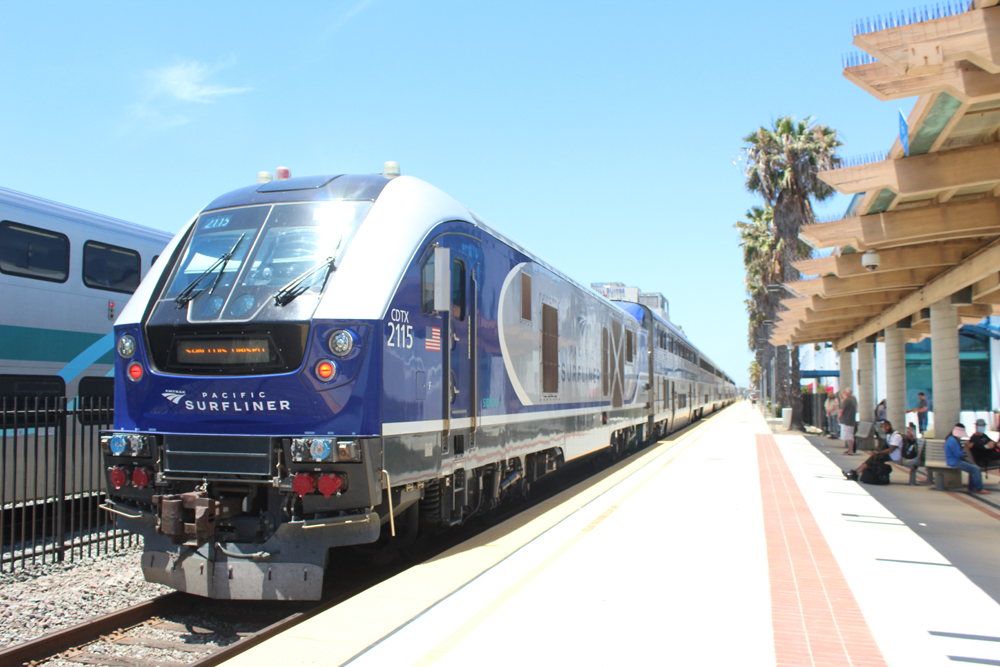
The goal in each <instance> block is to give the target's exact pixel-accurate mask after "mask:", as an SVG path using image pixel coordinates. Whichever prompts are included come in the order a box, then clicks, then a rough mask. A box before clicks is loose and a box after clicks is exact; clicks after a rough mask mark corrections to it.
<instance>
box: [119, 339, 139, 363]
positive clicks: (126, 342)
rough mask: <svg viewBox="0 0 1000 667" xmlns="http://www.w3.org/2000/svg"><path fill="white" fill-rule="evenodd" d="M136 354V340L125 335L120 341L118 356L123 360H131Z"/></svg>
mask: <svg viewBox="0 0 1000 667" xmlns="http://www.w3.org/2000/svg"><path fill="white" fill-rule="evenodd" d="M134 354H135V338H132V336H130V335H128V334H125V335H124V336H122V337H121V338H119V339H118V355H119V356H120V357H121V358H122V359H131V358H132V355H134Z"/></svg>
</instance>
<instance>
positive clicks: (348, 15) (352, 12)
mask: <svg viewBox="0 0 1000 667" xmlns="http://www.w3.org/2000/svg"><path fill="white" fill-rule="evenodd" d="M374 1H375V0H361V2H359V3H357V4H356V5H354V6H353V7H351V8H350V9H348V10H347V11H346V12H344V14H343V15H341V16H340V17H339V18H338V19H337V20H336V21H334V22H333V23H331V24H330V25H329V27H327V29H326V30H325V31H324V33H323V36H324V37H329V36H330V33H333V32H336V31H337V30H340V29H341V28H343V27H344V24H346V23H347V22H348V21H350V20H351V19H353V18H354V17H355V16H357V15H358V14H359V13H360V12H361V10H363V9H364V8H365V7H367V6H368V5H370V4H371V3H373V2H374Z"/></svg>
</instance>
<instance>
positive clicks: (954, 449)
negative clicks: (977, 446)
mask: <svg viewBox="0 0 1000 667" xmlns="http://www.w3.org/2000/svg"><path fill="white" fill-rule="evenodd" d="M967 435H968V434H967V433H966V432H965V425H963V424H955V428H953V429H952V430H951V435H949V436H948V437H947V438H946V439H945V441H944V459H945V461H946V462H947V463H948V465H950V466H951V467H952V468H958V469H959V470H964V471H965V472H967V473H968V474H969V493H982V494H986V493H990V492H989V491H987V490H986V489H984V488H983V474H982V473H981V472H979V466H977V465H976V464H975V463H969V462H968V461H966V460H964V459H963V458H962V455H963V454H965V452H966V450H968V449H972V443H971V442H968V443H966V444H965V445H963V444H962V438H964V437H966V436H967Z"/></svg>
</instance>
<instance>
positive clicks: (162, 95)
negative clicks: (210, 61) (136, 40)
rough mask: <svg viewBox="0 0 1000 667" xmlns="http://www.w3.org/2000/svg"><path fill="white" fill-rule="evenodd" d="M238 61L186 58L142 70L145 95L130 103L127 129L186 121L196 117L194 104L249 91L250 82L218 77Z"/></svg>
mask: <svg viewBox="0 0 1000 667" xmlns="http://www.w3.org/2000/svg"><path fill="white" fill-rule="evenodd" d="M235 62H236V61H235V60H234V59H229V60H227V61H225V62H222V63H219V64H217V65H206V64H205V63H201V62H198V61H196V60H184V61H178V62H176V63H174V64H172V65H168V66H165V67H159V68H156V69H151V70H147V71H146V72H144V73H143V80H144V84H145V85H144V86H143V89H144V92H143V95H142V99H140V100H139V101H138V102H135V103H133V104H130V105H129V106H128V107H127V112H128V116H129V122H128V124H127V127H126V128H124V129H125V130H126V131H135V130H137V129H144V130H146V131H160V130H166V129H170V128H172V127H177V126H180V125H186V124H188V123H190V122H192V121H193V118H192V114H191V112H192V111H193V107H192V105H196V104H197V105H201V104H211V103H213V102H215V101H216V100H219V99H222V98H224V97H228V96H231V95H239V94H242V93H247V92H250V91H251V90H252V88H250V87H249V86H240V87H235V86H227V85H223V84H220V83H218V82H217V81H216V80H215V79H217V78H218V77H217V75H218V74H219V72H221V71H222V70H224V69H226V68H228V67H230V66H232V65H234V64H235Z"/></svg>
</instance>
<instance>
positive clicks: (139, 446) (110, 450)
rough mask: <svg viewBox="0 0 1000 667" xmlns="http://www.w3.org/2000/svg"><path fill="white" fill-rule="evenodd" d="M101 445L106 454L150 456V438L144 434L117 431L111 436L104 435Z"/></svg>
mask: <svg viewBox="0 0 1000 667" xmlns="http://www.w3.org/2000/svg"><path fill="white" fill-rule="evenodd" d="M101 447H102V449H103V450H104V453H105V454H112V455H114V456H142V457H148V456H149V438H147V437H146V436H144V435H127V434H125V433H115V434H114V435H111V436H103V437H102V438H101Z"/></svg>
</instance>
